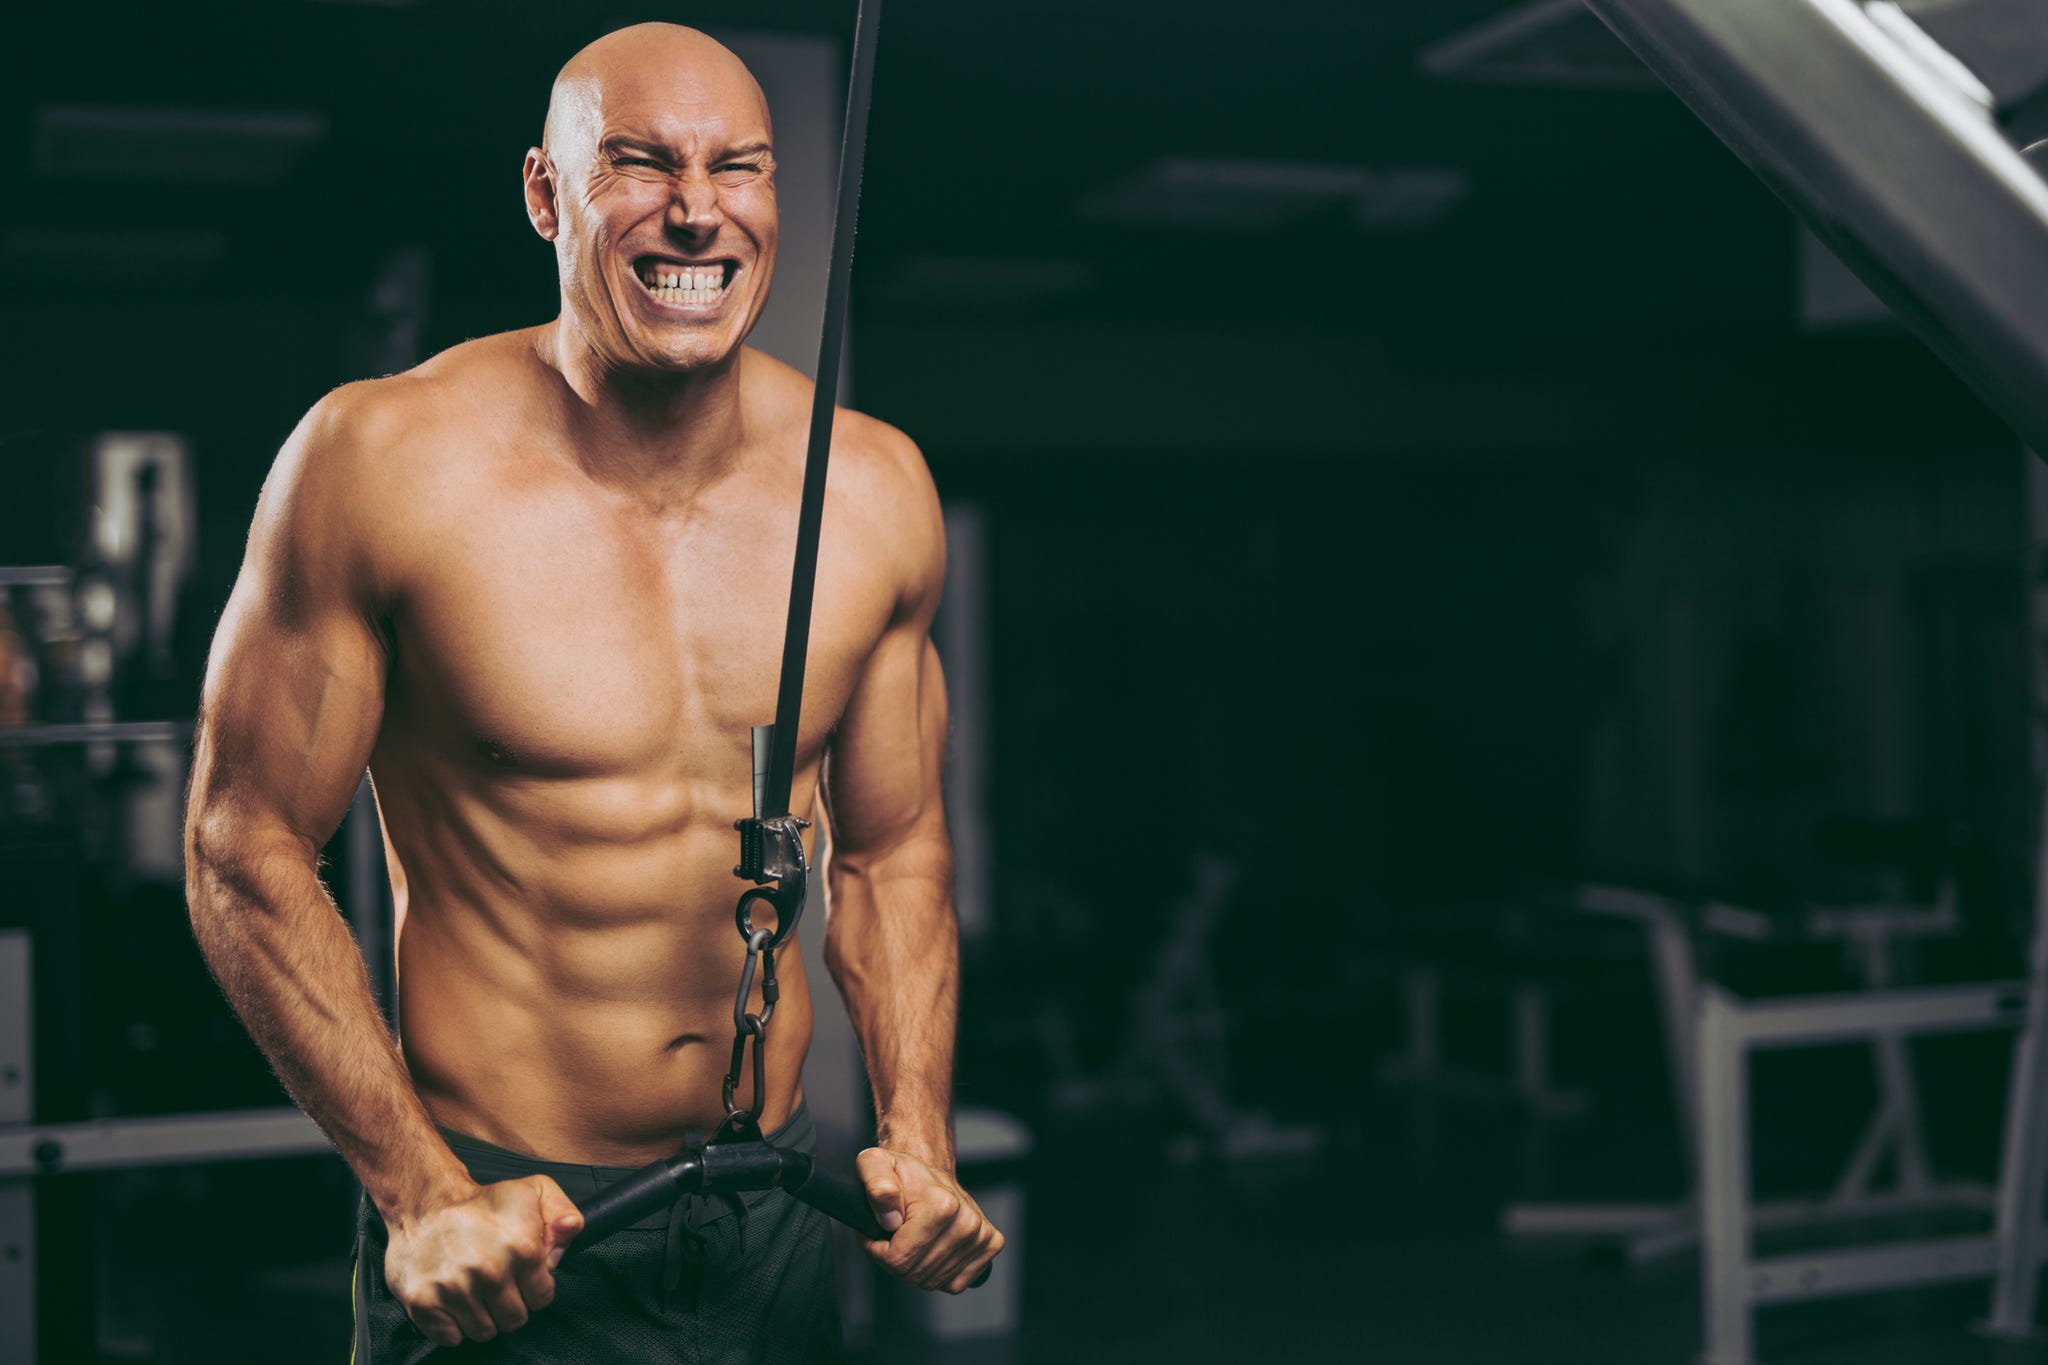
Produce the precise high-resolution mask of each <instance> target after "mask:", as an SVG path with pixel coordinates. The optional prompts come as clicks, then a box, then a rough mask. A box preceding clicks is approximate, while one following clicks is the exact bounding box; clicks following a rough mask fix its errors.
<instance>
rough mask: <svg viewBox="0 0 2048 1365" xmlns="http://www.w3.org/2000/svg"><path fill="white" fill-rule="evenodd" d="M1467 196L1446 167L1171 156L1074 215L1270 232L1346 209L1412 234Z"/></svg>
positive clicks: (1370, 223) (1457, 174) (1362, 219)
mask: <svg viewBox="0 0 2048 1365" xmlns="http://www.w3.org/2000/svg"><path fill="white" fill-rule="evenodd" d="M1470 191H1471V182H1470V180H1469V179H1468V178H1467V177H1466V176H1465V174H1464V173H1463V172H1462V171H1457V170H1452V169H1450V168H1447V167H1412V168H1394V169H1388V170H1373V169H1370V168H1368V167H1365V166H1350V165H1338V164H1331V163H1325V162H1299V161H1292V162H1291V161H1254V160H1238V159H1230V158H1220V157H1189V156H1169V157H1161V158H1160V159H1159V160H1157V161H1154V162H1153V163H1152V164H1150V165H1149V166H1145V167H1143V168H1141V169H1140V170H1138V171H1137V172H1135V173H1134V174H1132V175H1130V176H1128V177H1126V178H1125V179H1123V180H1120V181H1118V182H1117V183H1115V184H1113V185H1110V186H1108V187H1107V188H1105V189H1102V190H1099V191H1097V192H1096V193H1094V194H1091V195H1089V196H1088V197H1086V198H1084V199H1083V200H1082V201H1081V203H1080V205H1079V208H1080V211H1081V213H1082V214H1083V215H1084V216H1085V217H1089V218H1094V219H1097V220H1100V221H1104V222H1113V223H1146V224H1160V225H1167V226H1174V227H1202V228H1268V227H1277V226H1279V225H1281V224H1283V223H1287V222H1291V221H1293V220H1295V219H1297V218H1301V217H1304V216H1306V215H1309V214H1312V213H1317V212H1321V211H1327V210H1329V209H1331V208H1333V207H1336V208H1341V207H1347V206H1348V207H1349V208H1350V209H1351V210H1352V215H1353V218H1354V220H1355V221H1356V222H1357V223H1358V225H1359V226H1361V227H1368V228H1394V227H1400V228H1412V227H1424V226H1427V225H1428V224H1430V223H1433V222H1435V221H1437V220H1438V219H1439V218H1441V217H1443V216H1444V214H1446V213H1448V212H1449V211H1450V209H1451V208H1452V206H1453V205H1455V204H1456V203H1457V202H1458V201H1459V200H1460V199H1463V198H1464V197H1465V196H1466V195H1467V194H1468V193H1470Z"/></svg>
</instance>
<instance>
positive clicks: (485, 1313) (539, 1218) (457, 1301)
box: [384, 1175, 583, 1346]
mask: <svg viewBox="0 0 2048 1365" xmlns="http://www.w3.org/2000/svg"><path fill="white" fill-rule="evenodd" d="M474 1189H475V1193H473V1194H471V1195H469V1196H468V1197H467V1198H464V1199H460V1200H457V1201H456V1202H453V1203H447V1204H441V1205H437V1206H436V1207H434V1208H432V1209H430V1210H428V1211H426V1212H424V1213H421V1214H419V1215H416V1216H414V1217H412V1218H409V1219H404V1220H401V1221H398V1222H394V1223H391V1224H390V1225H389V1226H390V1233H391V1241H390V1245H389V1246H388V1247H387V1248H386V1249H385V1252H384V1282H385V1284H387V1285H388V1286H389V1287H390V1289H391V1293H392V1296H393V1297H394V1298H396V1299H397V1300H398V1301H399V1302H400V1303H401V1304H403V1305H404V1306H405V1311H406V1315H407V1316H408V1317H410V1318H411V1319H412V1321H413V1325H414V1326H415V1327H418V1328H419V1329H420V1331H421V1332H422V1333H424V1334H425V1335H426V1337H427V1338H428V1340H430V1341H433V1342H434V1343H436V1344H437V1345H441V1346H459V1345H461V1344H462V1342H463V1341H464V1340H465V1339H467V1340H470V1341H489V1340H490V1339H491V1338H492V1337H495V1336H497V1335H498V1334H499V1333H500V1332H511V1331H516V1330H518V1329H519V1328H521V1327H524V1326H525V1325H526V1320H527V1319H528V1318H529V1317H531V1316H532V1315H533V1314H535V1313H537V1312H539V1311H540V1310H541V1309H543V1308H545V1307H547V1306H548V1305H549V1304H550V1303H552V1302H553V1301H554V1297H555V1275H554V1270H555V1266H556V1265H558V1264H559V1263H560V1262H561V1259H562V1253H563V1252H564V1251H566V1250H567V1249H568V1246H569V1243H570V1242H572V1241H574V1240H575V1237H576V1234H577V1233H578V1232H580V1231H582V1230H583V1215H582V1214H581V1213H579V1212H577V1210H576V1205H575V1204H574V1203H572V1202H571V1201H570V1199H569V1196H568V1195H566V1194H563V1193H562V1187H561V1186H560V1185H557V1184H556V1183H555V1182H554V1181H553V1180H551V1179H549V1178H548V1177H547V1176H544V1175H530V1176H527V1177H526V1178H525V1179H523V1180H506V1181H500V1182H498V1183H496V1184H491V1185H478V1186H475V1187H474Z"/></svg>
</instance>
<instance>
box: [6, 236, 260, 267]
mask: <svg viewBox="0 0 2048 1365" xmlns="http://www.w3.org/2000/svg"><path fill="white" fill-rule="evenodd" d="M227 254H228V239H227V234H226V233H221V232H61V231H57V230H54V229H47V228H17V229H16V230H15V231H13V232H10V233H8V234H7V236H6V237H5V238H4V239H0V255H4V256H6V257H7V258H8V259H10V260H12V261H18V262H22V263H35V264H42V263H51V264H55V263H65V264H69V263H73V262H80V261H119V262H134V263H136V264H141V265H147V266H149V267H151V268H152V269H154V270H161V269H164V268H166V267H170V268H175V267H180V266H182V267H187V268H198V267H204V266H211V265H215V264H218V263H219V262H221V261H223V260H226V259H227Z"/></svg>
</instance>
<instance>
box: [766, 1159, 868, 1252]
mask: <svg viewBox="0 0 2048 1365" xmlns="http://www.w3.org/2000/svg"><path fill="white" fill-rule="evenodd" d="M782 1188H783V1189H785V1190H788V1191H789V1192H790V1194H792V1195H794V1196H795V1197H796V1198H798V1199H801V1200H803V1201H804V1202H805V1203H806V1204H809V1205H810V1206H811V1207H812V1208H814V1209H816V1210H817V1211H818V1212H820V1213H822V1214H824V1215H825V1216H826V1217H827V1218H830V1219H832V1220H833V1221H834V1222H839V1223H844V1224H846V1226H848V1227H850V1228H852V1229H853V1230H854V1231H855V1232H857V1233H859V1234H860V1235H861V1236H863V1237H865V1238H867V1239H869V1240H870V1241H877V1242H879V1241H885V1240H887V1238H888V1236H889V1234H888V1233H887V1232H886V1231H884V1230H883V1228H882V1225H881V1224H880V1223H878V1222H876V1221H875V1210H874V1208H873V1206H871V1205H870V1204H869V1203H868V1195H867V1191H866V1190H863V1189H862V1188H861V1187H860V1186H858V1185H856V1184H854V1183H853V1182H852V1181H851V1180H848V1179H846V1178H845V1177H844V1176H837V1175H833V1174H832V1173H831V1172H830V1171H826V1170H822V1169H820V1168H819V1166H818V1164H817V1163H816V1162H814V1161H812V1160H811V1158H810V1157H809V1155H807V1154H806V1153H803V1152H787V1151H786V1152H784V1153H783V1154H782Z"/></svg>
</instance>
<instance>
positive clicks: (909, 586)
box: [825, 424, 946, 858]
mask: <svg viewBox="0 0 2048 1365" xmlns="http://www.w3.org/2000/svg"><path fill="white" fill-rule="evenodd" d="M877 425H878V426H879V424H877ZM881 433H882V434H881V435H880V436H879V437H878V439H877V448H876V453H877V457H878V458H877V460H876V462H875V464H874V465H873V466H872V468H873V469H874V470H875V471H876V474H875V477H874V479H873V481H872V482H871V483H869V484H867V485H866V488H865V490H864V491H866V492H867V494H868V496H867V498H866V499H864V500H863V501H864V502H865V507H866V510H867V511H868V512H869V513H870V516H871V520H869V521H868V523H867V525H868V529H869V532H870V534H871V535H872V536H873V540H872V541H871V542H870V543H871V545H872V546H873V547H874V551H875V554H876V556H877V560H878V562H882V563H886V564H887V565H888V573H889V576H890V577H891V578H892V579H893V580H894V582H895V585H896V587H895V602H894V606H893V610H892V611H891V614H890V619H889V622H888V624H887V626H886V628H885V629H884V630H883V632H882V636H881V638H880V640H878V641H877V642H876V644H875V648H874V650H873V651H872V652H871V653H870V654H869V655H868V658H867V660H866V662H865V663H864V664H863V665H862V667H861V672H860V677H859V679H858V681H857V682H856V683H855V685H854V689H853V693H852V695H851V696H850V697H849V698H848V699H847V704H846V710H845V711H844V712H843V713H842V714H841V716H840V720H839V726H838V729H837V732H836V733H835V734H834V736H833V739H832V745H831V750H830V754H829V757H828V758H827V761H826V765H825V808H826V813H827V815H828V816H829V817H830V819H831V821H832V840H833V849H834V854H835V856H836V857H840V858H846V857H854V858H859V857H862V856H864V855H865V856H876V855H881V854H886V853H889V852H891V851H893V850H895V849H897V848H899V847H901V846H903V845H904V844H906V843H914V842H918V841H920V840H922V839H925V838H929V837H934V836H935V837H936V838H938V839H939V840H941V841H943V839H944V838H945V830H946V819H945V811H944V807H943V804H942V797H941V792H940V775H941V772H942V770H943V768H944V766H945V751H946V680H945V675H944V673H943V671H942V670H941V669H940V667H939V655H938V651H937V650H936V649H935V648H933V646H932V639H931V627H932V617H933V616H934V615H935V614H936V613H937V611H938V605H939V591H940V588H941V585H942V584H943V582H944V579H945V572H946V532H945V521H944V517H943V515H942V513H941V511H940V507H939V498H938V490H937V489H935V488H934V487H933V486H932V480H931V475H930V473H929V472H928V471H927V470H926V469H925V465H924V457H923V456H922V455H921V454H920V453H919V452H918V449H917V447H916V446H915V445H914V444H912V443H911V442H910V440H909V439H908V438H907V437H905V436H903V434H902V433H901V432H898V431H895V430H894V429H893V428H881Z"/></svg>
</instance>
